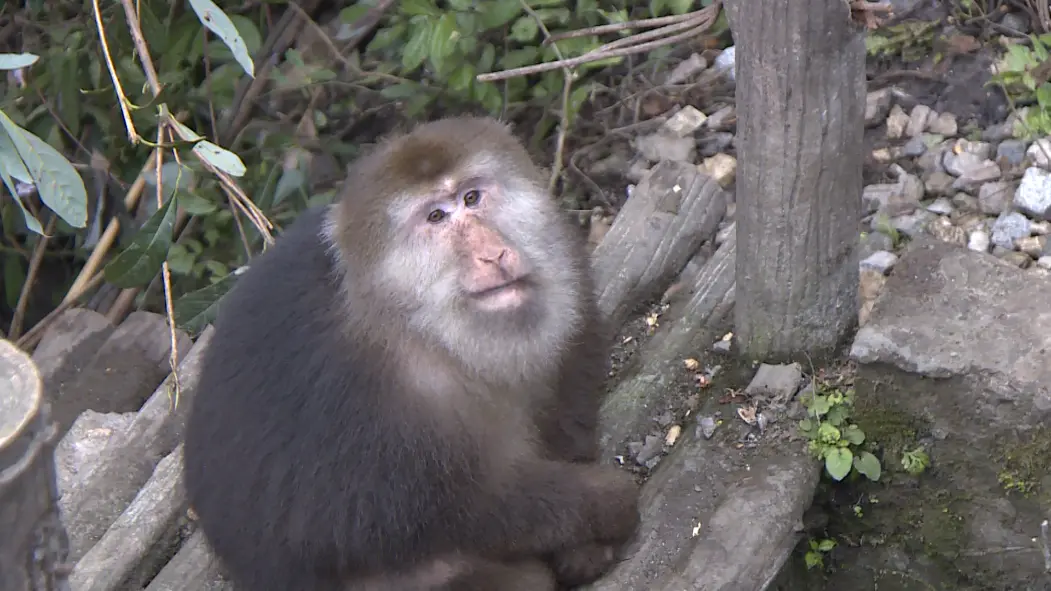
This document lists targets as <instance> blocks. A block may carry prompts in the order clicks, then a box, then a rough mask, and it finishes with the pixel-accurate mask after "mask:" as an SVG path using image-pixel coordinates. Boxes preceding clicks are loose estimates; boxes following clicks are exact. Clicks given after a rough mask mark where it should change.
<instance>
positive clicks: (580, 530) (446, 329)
mask: <svg viewBox="0 0 1051 591" xmlns="http://www.w3.org/2000/svg"><path fill="white" fill-rule="evenodd" d="M545 185H546V181H545V179H544V178H542V174H541V172H540V169H539V168H538V167H537V166H536V165H535V164H534V163H533V161H532V160H531V158H530V156H529V154H528V152H526V150H525V148H524V146H523V145H522V144H521V142H520V141H519V140H518V139H517V138H516V137H515V135H514V134H513V132H512V130H511V128H510V126H509V125H508V124H506V123H504V122H500V121H498V120H496V119H493V118H489V117H473V116H460V117H450V118H445V119H438V120H434V121H430V122H427V123H422V124H419V125H417V126H416V127H414V128H413V129H411V130H408V131H407V132H402V133H399V134H395V135H392V136H389V137H387V138H385V139H383V140H381V141H380V142H378V143H377V144H376V145H374V146H372V147H371V148H370V149H369V150H367V151H366V152H365V153H364V154H363V155H360V156H358V157H357V159H356V160H355V161H354V162H352V163H351V165H350V167H349V170H348V175H347V177H346V178H345V180H344V184H343V186H342V187H341V188H340V190H339V193H338V195H337V197H336V199H335V200H334V201H333V203H332V204H331V205H327V206H319V207H315V208H313V209H309V210H307V211H305V212H304V213H302V214H300V216H299V217H298V218H297V219H296V220H295V221H294V222H293V223H292V224H290V225H289V226H288V227H287V228H286V229H285V231H284V232H282V233H281V234H280V235H279V237H278V238H277V240H276V242H275V244H274V245H273V246H271V247H270V248H269V249H267V250H266V251H265V252H263V253H262V254H261V255H259V256H257V257H256V258H255V259H254V260H253V261H252V262H251V264H250V266H249V267H248V269H247V271H245V272H244V273H243V274H242V275H241V276H240V278H239V279H238V281H237V282H236V284H235V285H234V287H233V288H232V289H231V290H230V291H229V292H228V293H227V294H226V296H225V297H224V299H223V301H222V302H221V303H220V305H219V308H218V312H217V314H216V318H215V320H214V322H213V328H214V332H213V335H212V338H211V342H210V343H209V344H208V346H207V348H206V350H205V352H204V354H203V355H204V357H203V359H202V362H201V366H200V372H199V374H198V381H197V383H196V394H195V395H194V397H193V399H192V402H191V403H190V404H191V406H190V409H189V411H188V415H187V423H186V429H185V435H184V484H185V490H186V494H187V499H188V502H189V505H190V507H191V508H192V509H193V511H194V513H195V514H196V518H197V527H199V528H200V530H201V531H202V532H203V534H204V537H205V539H206V541H207V542H208V545H209V547H210V548H211V549H212V550H213V552H214V553H215V555H216V556H217V557H218V558H219V561H220V564H221V565H222V568H223V572H224V573H225V574H226V575H227V577H228V578H230V579H231V580H232V581H233V583H234V586H235V589H238V591H299V590H303V589H311V590H318V591H351V590H353V591H518V590H521V591H548V590H555V589H559V588H566V587H573V586H576V585H580V584H585V583H588V582H591V581H594V580H596V579H597V578H599V577H601V576H602V575H603V574H604V573H606V572H608V570H609V569H611V568H612V567H613V566H614V565H615V563H616V561H617V560H619V558H618V556H617V555H618V553H620V552H622V551H623V550H624V549H625V548H626V547H627V544H628V543H629V542H630V540H631V539H632V538H633V537H634V535H635V532H636V531H637V528H638V524H639V519H640V517H639V511H638V495H639V486H638V484H637V483H636V482H635V480H634V478H633V477H632V476H631V475H629V474H628V473H627V472H625V471H623V470H620V469H618V468H616V467H615V466H612V465H605V464H603V463H601V462H600V460H599V446H598V437H597V425H598V413H599V408H600V405H601V401H602V387H603V383H604V381H605V379H606V376H607V372H608V367H609V366H608V364H609V352H610V347H611V344H612V334H613V333H612V331H611V330H610V329H609V328H608V327H607V326H606V324H607V323H606V322H605V321H604V320H603V317H602V315H601V313H600V311H599V309H598V305H597V300H596V296H595V293H594V289H595V286H594V279H593V278H592V276H591V271H590V266H589V264H588V255H587V252H586V246H585V241H584V237H583V236H582V235H580V233H579V232H577V231H576V228H574V227H573V226H572V225H571V223H570V221H569V219H568V216H567V215H566V214H564V212H563V211H562V210H561V208H560V207H559V206H558V203H557V202H556V201H555V199H554V198H553V197H552V196H551V195H550V193H549V192H548V191H547V189H546V186H545Z"/></svg>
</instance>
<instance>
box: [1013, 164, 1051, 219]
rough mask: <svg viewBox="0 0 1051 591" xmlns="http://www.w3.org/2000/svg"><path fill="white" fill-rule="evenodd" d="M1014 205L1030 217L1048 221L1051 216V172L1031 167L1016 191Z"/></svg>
mask: <svg viewBox="0 0 1051 591" xmlns="http://www.w3.org/2000/svg"><path fill="white" fill-rule="evenodd" d="M1014 205H1015V207H1017V208H1018V209H1020V210H1022V211H1024V212H1026V213H1028V214H1029V215H1031V216H1033V217H1036V218H1039V219H1048V217H1049V214H1051V172H1048V171H1046V170H1044V169H1042V168H1037V167H1035V166H1031V167H1029V168H1027V169H1026V171H1025V174H1024V175H1022V182H1021V183H1019V185H1018V190H1017V191H1015V195H1014Z"/></svg>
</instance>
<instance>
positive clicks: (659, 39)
mask: <svg viewBox="0 0 1051 591" xmlns="http://www.w3.org/2000/svg"><path fill="white" fill-rule="evenodd" d="M721 8H722V0H715V1H714V2H712V4H711V5H709V6H707V7H705V8H702V9H701V10H697V11H694V12H689V13H686V14H684V15H679V16H674V17H661V18H655V19H643V20H638V21H632V22H630V23H616V24H612V25H603V26H601V27H589V28H586V29H581V30H579V31H572V32H569V33H562V34H560V35H557V36H552V37H551V38H550V39H548V40H547V41H545V43H556V42H557V41H558V40H559V39H568V38H571V37H580V36H583V35H597V34H600V33H608V32H613V31H621V30H624V29H628V28H649V27H659V28H657V29H655V30H653V31H647V32H645V33H637V34H635V35H629V36H627V37H624V38H623V39H618V40H616V41H613V42H610V43H607V44H605V45H603V46H601V47H598V48H596V49H593V50H591V51H589V52H587V53H585V54H584V55H581V56H578V57H574V58H565V59H558V60H555V61H552V62H545V63H542V64H534V65H532V66H523V67H521V68H512V69H510V70H503V71H501V72H488V73H486V74H479V75H478V76H476V77H475V79H476V80H478V81H479V82H493V81H495V80H505V79H507V78H514V77H516V76H527V75H529V74H537V73H540V72H547V71H549V70H557V69H560V68H573V67H576V66H579V65H581V64H587V63H591V62H595V61H598V60H604V59H609V58H611V57H623V56H626V55H635V54H637V53H645V52H647V51H651V50H653V49H656V48H658V47H663V46H665V45H673V44H675V43H678V42H680V41H685V40H687V39H692V38H693V37H696V36H698V35H700V34H701V33H703V32H705V31H707V30H708V29H709V28H711V26H712V24H714V23H715V19H716V17H718V16H719V10H720V9H721ZM680 31H684V32H680ZM672 33H677V34H674V35H672ZM651 39H655V40H652V41H651Z"/></svg>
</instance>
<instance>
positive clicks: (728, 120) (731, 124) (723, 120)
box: [705, 105, 737, 131]
mask: <svg viewBox="0 0 1051 591" xmlns="http://www.w3.org/2000/svg"><path fill="white" fill-rule="evenodd" d="M705 125H706V126H707V127H708V129H710V130H712V131H731V130H733V129H734V128H735V127H736V126H737V109H735V108H734V106H733V105H729V106H726V107H723V108H721V109H719V110H718V111H716V112H714V113H712V114H711V115H709V116H708V120H707V121H705Z"/></svg>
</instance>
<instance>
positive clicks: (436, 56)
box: [428, 14, 460, 72]
mask: <svg viewBox="0 0 1051 591" xmlns="http://www.w3.org/2000/svg"><path fill="white" fill-rule="evenodd" d="M459 38H460V35H459V32H458V31H457V30H456V19H455V18H453V16H452V15H451V14H444V15H442V17H441V18H439V19H438V20H437V21H435V23H434V25H433V26H432V27H431V39H430V41H431V43H430V46H431V50H430V54H429V55H428V57H429V58H430V60H431V65H432V66H434V70H435V71H436V72H443V71H445V64H446V61H445V58H447V57H449V56H450V55H451V54H452V52H453V51H454V50H455V49H456V42H457V41H458V40H459Z"/></svg>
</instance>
